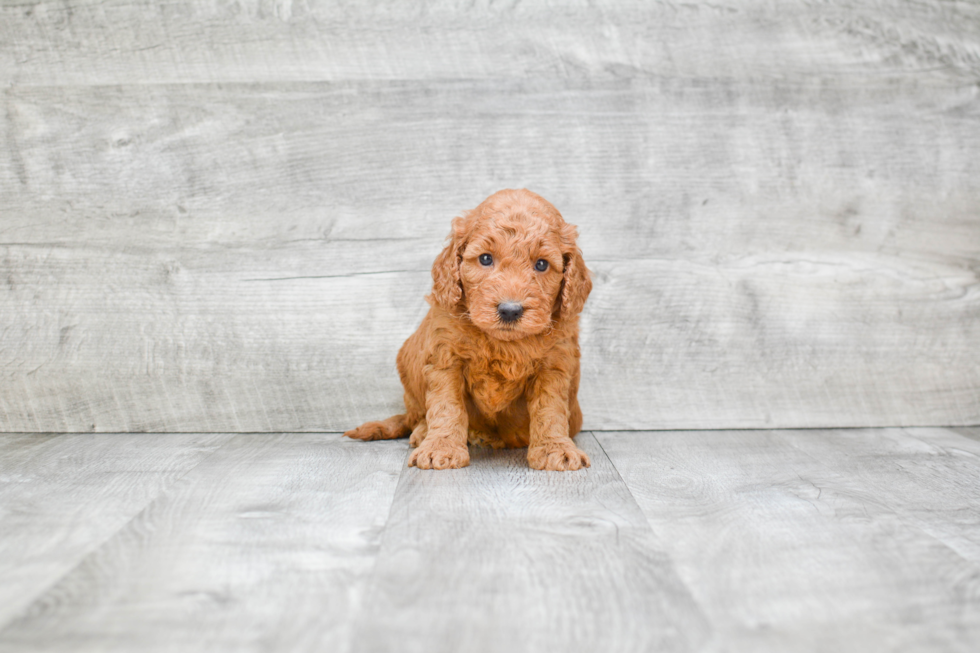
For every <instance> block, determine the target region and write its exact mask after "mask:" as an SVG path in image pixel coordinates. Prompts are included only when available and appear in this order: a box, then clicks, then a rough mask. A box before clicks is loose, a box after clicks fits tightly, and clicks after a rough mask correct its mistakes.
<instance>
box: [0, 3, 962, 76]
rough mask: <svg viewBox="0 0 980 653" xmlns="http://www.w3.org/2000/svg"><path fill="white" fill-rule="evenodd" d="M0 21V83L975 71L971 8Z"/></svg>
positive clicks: (615, 8) (407, 10)
mask: <svg viewBox="0 0 980 653" xmlns="http://www.w3.org/2000/svg"><path fill="white" fill-rule="evenodd" d="M0 12H2V13H0V17H2V20H0V70H2V71H3V73H2V76H0V83H2V85H4V86H6V85H7V84H9V83H13V84H17V85H31V84H37V85H58V84H79V83H83V84H93V85H109V84H127V83H138V84H144V83H154V84H159V83H170V82H180V83H183V82H212V81H217V82H237V81H246V82H251V81H263V82H264V81H282V80H288V81H306V80H337V79H409V80H430V79H446V78H451V79H487V78H489V79H500V78H513V77H540V78H543V77H554V76H565V77H576V76H577V77H586V76H590V77H595V76H606V77H622V76H628V75H630V74H636V73H641V74H648V75H678V76H684V77H702V78H712V77H724V76H740V75H742V74H744V72H745V71H746V70H752V71H756V72H757V73H758V74H759V75H760V76H773V77H779V76H782V75H796V76H804V75H815V74H820V73H822V72H824V71H825V70H826V69H828V68H835V67H839V66H849V67H851V69H852V71H854V72H858V73H863V72H871V73H877V72H878V71H879V70H880V68H879V66H880V64H881V63H883V62H884V63H888V64H894V63H896V62H897V63H901V64H905V65H908V66H915V67H919V68H929V69H933V68H940V67H941V68H945V69H949V70H951V71H954V72H956V73H958V74H960V75H961V76H962V77H963V78H964V79H970V78H975V76H976V74H977V72H978V70H980V44H978V43H977V39H976V30H975V26H976V24H977V21H980V10H978V9H977V8H976V6H975V4H974V3H971V2H955V3H947V2H938V1H926V2H916V3H913V4H910V3H907V2H903V1H902V0H886V1H884V2H882V1H872V0H832V1H829V2H827V1H825V2H819V3H812V2H806V1H805V0H786V1H784V2H779V3H771V2H766V1H764V0H750V1H747V2H746V1H741V2H737V1H734V0H722V1H719V2H684V3H678V2H657V3H648V2H643V1H642V0H603V1H600V2H587V1H585V0H573V1H571V2H556V1H555V0H532V1H529V2H520V3H505V4H501V3H496V2H489V1H487V0H481V1H479V2H461V1H459V0H448V1H446V0H436V1H431V0H430V1H427V2H425V3H411V4H407V5H402V4H400V3H389V2H383V3H370V4H367V5H366V4H364V3H359V2H350V1H349V0H346V1H345V0H339V1H338V0H305V1H304V2H294V1H292V0H243V1H240V2H233V3H231V2H215V1H210V2H188V1H182V2H167V3H147V4H143V3H137V4H131V3H111V2H103V1H100V0H70V1H68V2H55V1H52V0H42V1H37V0H27V1H23V0H20V1H17V2H5V3H3V5H2V7H0ZM854 54H860V55H863V58H864V60H863V61H860V62H857V65H855V62H854V61H853V60H852V57H853V56H854Z"/></svg>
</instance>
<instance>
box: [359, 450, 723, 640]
mask: <svg viewBox="0 0 980 653" xmlns="http://www.w3.org/2000/svg"><path fill="white" fill-rule="evenodd" d="M577 443H578V445H579V446H580V447H581V448H582V449H584V450H585V451H586V453H588V455H589V457H590V458H591V460H592V467H591V468H589V469H587V470H582V471H580V472H538V471H535V470H532V469H530V468H528V466H527V461H526V459H525V457H526V450H523V449H518V450H506V451H501V450H497V451H492V450H486V449H483V450H481V449H476V448H473V449H471V455H472V459H471V466H470V467H468V468H464V469H460V470H451V471H448V472H425V471H420V470H418V469H415V468H410V469H405V470H404V471H403V472H402V477H401V481H400V482H399V486H398V491H397V493H396V496H395V502H394V504H393V505H392V509H391V515H390V517H389V519H388V524H387V526H386V528H385V534H384V540H383V542H382V545H381V552H380V553H379V556H378V561H377V566H376V568H375V571H374V574H373V576H372V580H371V584H370V587H369V589H368V591H367V595H366V598H365V603H364V606H365V609H364V611H363V612H362V613H361V614H360V616H359V619H358V623H357V626H356V630H355V636H354V645H353V647H354V650H356V651H364V652H373V651H379V652H380V651H391V650H398V651H405V652H406V653H408V652H413V651H419V652H421V651H425V652H433V653H436V652H439V651H447V652H448V651H472V652H474V653H476V652H480V651H596V650H602V651H610V652H612V651H653V650H656V651H693V650H698V649H699V647H700V644H701V642H702V641H703V640H704V639H705V638H706V637H707V635H708V633H707V632H706V624H705V622H704V620H703V617H702V615H701V614H700V612H699V611H698V609H697V607H696V606H695V605H694V603H693V602H692V601H691V599H690V595H689V593H688V591H687V589H686V588H685V587H684V586H683V584H681V583H680V582H678V578H677V576H676V575H675V573H674V570H673V567H672V564H671V563H670V561H669V560H668V559H667V558H666V557H664V556H663V554H662V553H661V551H662V549H661V546H662V545H661V543H660V542H659V541H658V540H657V539H656V538H655V537H654V535H653V533H652V532H651V531H650V528H649V526H648V525H647V523H646V521H645V520H644V519H643V515H642V513H641V512H640V511H639V509H638V508H637V506H636V503H635V502H634V501H633V498H632V497H631V496H630V494H629V492H627V491H626V489H625V486H624V485H623V482H622V480H621V479H620V478H619V475H618V474H617V473H616V470H615V469H614V468H613V467H612V465H610V463H609V461H608V459H607V458H606V456H605V454H603V452H602V449H601V448H600V447H599V446H598V444H597V443H596V441H595V439H594V438H593V436H592V435H591V434H588V433H583V434H581V435H580V436H579V437H578V438H577Z"/></svg>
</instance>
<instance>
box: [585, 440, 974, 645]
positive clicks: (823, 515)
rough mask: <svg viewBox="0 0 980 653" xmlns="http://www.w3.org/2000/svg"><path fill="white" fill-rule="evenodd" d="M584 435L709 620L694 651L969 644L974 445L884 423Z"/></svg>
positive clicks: (971, 642) (971, 638)
mask: <svg viewBox="0 0 980 653" xmlns="http://www.w3.org/2000/svg"><path fill="white" fill-rule="evenodd" d="M598 437H599V440H600V442H601V444H602V447H603V449H604V450H605V451H606V452H607V453H608V455H609V457H610V459H611V460H612V462H613V463H614V464H615V465H616V468H617V469H618V470H619V472H620V473H621V474H622V477H623V480H624V481H625V482H626V484H627V486H628V487H629V488H630V491H631V492H632V494H633V496H635V497H636V500H637V502H638V504H639V505H640V507H641V508H642V509H643V512H644V514H645V515H646V517H647V519H648V520H649V521H650V525H651V527H652V528H653V531H654V532H655V533H656V534H657V536H658V538H659V540H660V541H662V542H664V546H665V550H666V551H667V552H668V554H669V555H670V557H671V559H672V560H674V561H675V562H676V564H677V570H678V574H679V575H680V576H681V578H683V580H684V581H685V583H687V585H688V586H689V587H690V588H691V592H692V594H693V596H694V597H695V599H696V600H697V601H698V603H699V605H700V606H701V607H702V609H703V610H704V612H705V614H706V616H707V618H708V620H709V623H710V624H711V627H712V632H713V635H714V637H713V639H712V641H711V642H709V644H708V645H707V646H706V647H705V649H704V650H711V651H742V650H752V651H781V652H782V651H831V650H832V651H855V652H857V651H867V650H872V649H873V650H883V651H884V650H887V651H923V652H925V651H963V652H964V653H966V652H967V651H972V650H973V649H974V648H976V642H977V641H978V637H980V598H978V597H980V595H978V592H977V588H978V586H980V567H978V566H977V564H976V563H977V558H976V539H975V537H976V528H977V527H976V524H977V508H976V497H977V496H978V495H980V457H978V456H977V452H978V451H980V449H978V447H977V443H976V442H973V441H971V440H967V439H965V438H962V437H960V436H957V435H955V434H953V433H951V432H945V433H943V432H941V431H929V432H924V431H916V432H913V433H912V435H908V434H905V433H903V432H902V431H898V430H893V431H884V432H882V431H878V430H866V431H860V432H854V431H851V432H848V431H817V430H807V431H799V432H773V431H727V432H726V431H714V432H696V431H688V432H665V433H604V434H598ZM926 440H928V441H934V442H935V443H937V444H938V443H939V442H940V441H941V442H942V444H941V445H939V446H937V447H933V446H930V445H927V444H925V442H924V441H926ZM956 440H958V442H957V441H956ZM855 449H856V450H855ZM957 449H958V450H957ZM968 452H969V453H968ZM968 495H971V496H972V497H973V498H972V500H969V499H967V496H968ZM930 511H934V514H932V515H929V514H928V513H929V512H930ZM970 540H972V541H973V544H972V547H965V543H966V542H968V541H970ZM963 553H968V554H969V555H968V556H964V555H962V554H963Z"/></svg>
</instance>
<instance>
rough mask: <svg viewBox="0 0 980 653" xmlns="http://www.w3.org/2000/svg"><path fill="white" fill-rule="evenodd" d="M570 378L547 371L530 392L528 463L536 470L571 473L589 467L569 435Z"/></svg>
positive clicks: (554, 371)
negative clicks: (569, 471)
mask: <svg viewBox="0 0 980 653" xmlns="http://www.w3.org/2000/svg"><path fill="white" fill-rule="evenodd" d="M570 389H571V383H570V382H569V379H568V375H567V374H566V373H564V372H563V371H561V370H545V371H543V372H541V373H540V374H539V375H538V377H537V378H536V379H535V380H534V382H533V383H532V384H531V387H530V388H529V389H528V411H529V412H530V416H531V424H530V427H531V433H530V443H529V444H528V448H527V462H528V464H529V465H530V466H531V467H533V468H534V469H548V470H553V471H567V470H574V469H581V468H582V467H588V466H589V465H590V464H591V463H590V462H589V457H588V456H587V455H586V454H585V452H584V451H582V450H581V449H579V448H578V447H576V446H575V443H574V442H572V438H571V437H570V436H569V433H568V432H569V401H568V398H569V391H570Z"/></svg>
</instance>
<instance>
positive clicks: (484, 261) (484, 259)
mask: <svg viewBox="0 0 980 653" xmlns="http://www.w3.org/2000/svg"><path fill="white" fill-rule="evenodd" d="M480 265H484V266H486V265H493V257H492V256H490V255H489V254H480Z"/></svg>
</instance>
